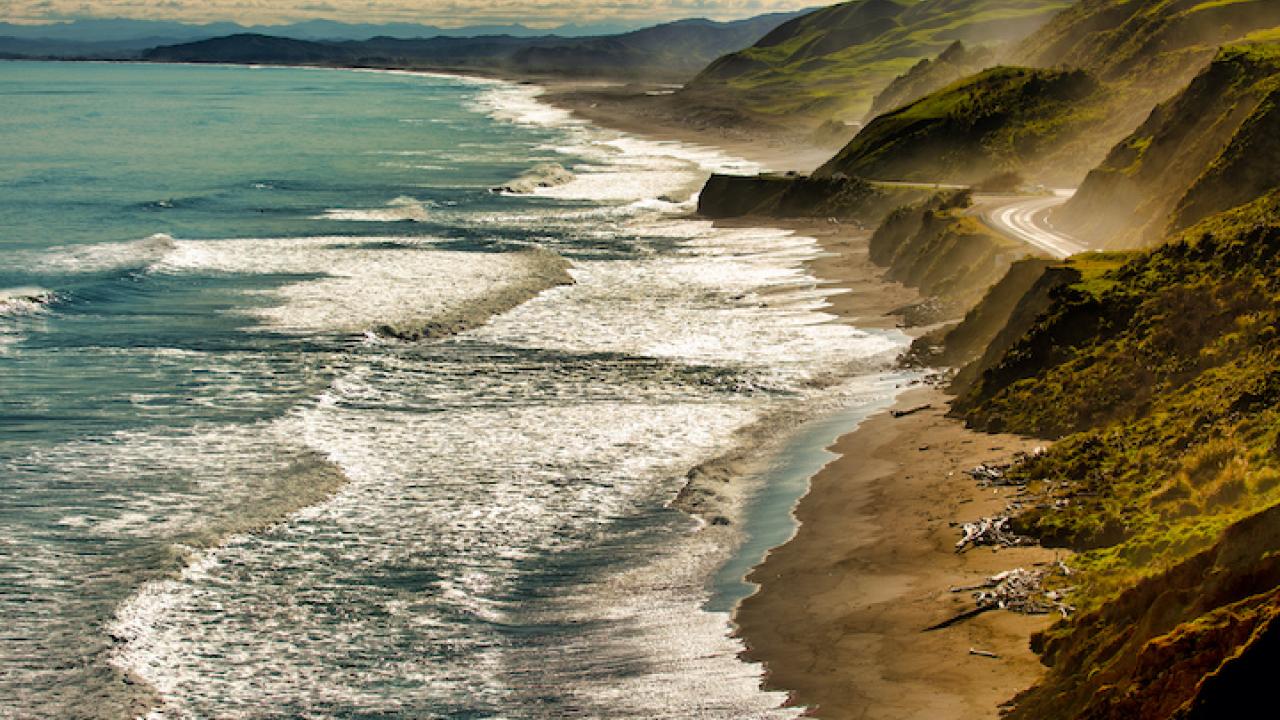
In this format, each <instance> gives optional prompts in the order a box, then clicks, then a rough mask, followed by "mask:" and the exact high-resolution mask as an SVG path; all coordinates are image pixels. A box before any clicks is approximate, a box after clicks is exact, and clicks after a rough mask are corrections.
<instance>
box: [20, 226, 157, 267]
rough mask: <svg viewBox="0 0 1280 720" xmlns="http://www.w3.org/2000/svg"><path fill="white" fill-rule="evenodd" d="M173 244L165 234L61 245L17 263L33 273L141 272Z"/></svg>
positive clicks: (24, 257) (26, 256) (22, 258)
mask: <svg viewBox="0 0 1280 720" xmlns="http://www.w3.org/2000/svg"><path fill="white" fill-rule="evenodd" d="M174 248H175V242H174V239H173V237H172V236H170V235H168V234H166V233H156V234H154V235H151V236H150V237H147V238H143V239H141V240H132V241H128V242H116V243H95V244H92V245H65V246H61V247H54V248H51V249H49V250H48V251H45V252H41V253H38V254H34V255H22V256H20V257H21V260H22V262H24V263H28V266H29V267H30V268H31V269H33V270H36V271H43V272H62V273H87V272H102V271H105V270H128V269H145V268H148V267H150V266H151V265H152V264H154V263H156V262H159V261H160V260H161V259H163V258H164V256H165V255H167V254H168V253H170V252H172V251H173V249H174Z"/></svg>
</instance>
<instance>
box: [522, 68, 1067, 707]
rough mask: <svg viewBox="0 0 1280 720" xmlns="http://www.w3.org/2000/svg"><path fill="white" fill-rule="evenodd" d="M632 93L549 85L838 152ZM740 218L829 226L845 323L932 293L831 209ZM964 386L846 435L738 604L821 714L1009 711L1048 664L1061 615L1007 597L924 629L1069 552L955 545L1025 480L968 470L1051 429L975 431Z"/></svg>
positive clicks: (787, 154)
mask: <svg viewBox="0 0 1280 720" xmlns="http://www.w3.org/2000/svg"><path fill="white" fill-rule="evenodd" d="M632 93H633V94H632V95H631V97H630V99H628V96H627V94H626V92H625V91H623V90H620V89H617V88H615V89H607V88H606V89H601V88H590V87H589V88H584V87H582V86H581V85H577V86H559V87H551V88H549V91H548V94H547V95H546V96H545V97H544V99H545V100H547V101H549V102H551V103H553V104H556V105H558V106H560V107H563V108H566V109H569V110H572V111H573V112H575V113H576V114H578V115H579V116H581V117H583V118H585V119H588V120H591V121H592V122H595V123H597V124H600V125H603V126H605V127H611V128H614V129H617V130H620V131H623V132H629V133H634V134H639V135H644V136H648V137H651V138H656V139H675V140H680V141H684V142H691V143H697V144H702V145H711V146H715V147H719V148H721V149H723V150H724V151H725V152H727V153H730V154H734V155H737V156H740V157H744V158H746V159H749V160H752V161H754V162H757V163H759V164H761V165H763V166H765V167H766V168H769V169H771V170H797V171H801V172H803V171H808V170H812V169H813V168H815V167H817V165H819V164H821V163H822V162H824V161H825V160H826V159H827V157H828V156H829V154H830V153H829V152H828V151H823V150H820V149H814V148H811V147H802V149H801V150H799V151H797V150H796V149H795V146H794V144H792V145H791V146H788V143H787V142H786V141H785V140H781V139H777V138H764V137H759V136H752V135H751V134H749V133H745V132H743V131H734V132H724V131H719V130H715V129H706V128H697V127H692V126H690V125H688V124H683V123H681V122H679V121H677V120H675V119H673V118H671V117H669V116H667V115H665V114H664V111H663V110H662V109H661V106H660V105H658V104H656V103H647V102H644V101H643V100H639V99H636V98H635V96H634V91H632ZM637 108H642V110H639V111H637ZM731 222H732V224H738V225H749V224H768V225H769V226H774V227H784V228H787V229H792V230H795V231H796V232H798V233H801V234H805V235H810V236H812V237H815V238H817V239H818V240H819V242H820V243H821V244H822V246H823V247H824V249H825V250H826V251H827V253H826V254H825V255H824V256H823V257H820V258H818V259H816V260H815V261H813V262H812V263H811V265H810V267H811V270H812V271H813V272H814V274H815V275H816V276H818V277H820V278H822V279H823V280H824V281H825V283H826V284H827V285H828V286H829V287H836V288H839V289H841V290H842V291H843V292H842V293H841V294H840V295H837V296H834V297H833V298H832V299H831V305H832V312H833V313H834V314H836V315H838V316H839V317H840V318H841V320H842V321H844V322H849V323H851V324H854V325H856V326H858V327H864V328H875V327H886V326H894V325H900V324H901V322H902V321H901V319H900V318H898V317H897V316H896V315H894V314H893V311H894V310H895V309H898V308H901V307H903V306H904V305H908V304H910V303H913V302H915V301H917V300H919V296H918V295H917V294H916V293H915V292H914V291H913V290H910V289H908V288H905V287H903V286H901V285H898V284H897V283H892V282H888V281H886V280H884V279H883V271H882V270H881V269H880V268H878V267H876V266H875V265H874V264H872V263H871V262H870V260H869V259H868V257H867V243H868V240H869V232H867V231H865V230H857V229H854V228H852V227H848V226H841V225H833V224H831V223H827V222H818V221H785V220H776V219H765V218H760V219H744V220H736V221H731ZM948 400H949V398H948V397H947V396H946V395H945V394H944V393H942V392H941V391H939V390H936V389H932V388H918V389H914V390H911V391H908V392H906V393H905V394H904V395H903V396H901V397H900V398H899V402H898V403H897V405H896V406H895V408H894V409H895V410H902V409H907V408H914V407H918V406H920V405H929V406H930V409H929V410H926V411H924V412H919V413H916V414H913V415H909V416H906V417H901V418H895V417H893V415H892V413H891V412H890V411H885V412H883V413H882V414H879V415H876V416H874V417H872V418H871V419H869V420H867V421H866V422H864V423H863V424H862V425H860V426H859V427H857V428H854V429H852V430H851V431H850V432H849V433H848V434H846V435H844V436H843V437H841V438H840V439H839V440H838V441H837V442H836V443H835V445H834V446H832V447H831V448H830V450H831V451H832V452H833V453H835V454H837V455H838V456H839V457H838V458H837V459H836V460H834V461H832V462H831V463H830V464H828V465H827V466H826V467H825V468H824V469H823V470H822V471H820V472H819V473H818V474H817V475H816V476H814V477H813V478H812V479H811V481H810V489H809V492H808V494H807V495H806V496H805V497H804V498H803V499H802V500H801V501H800V503H799V504H798V506H797V507H796V508H795V510H794V513H795V516H796V518H797V520H798V521H799V523H800V525H799V528H798V530H797V532H796V534H795V536H794V537H793V538H792V539H791V540H790V541H789V542H787V543H786V544H785V545H783V546H781V547H778V548H775V549H774V550H773V551H771V552H770V554H769V555H768V557H767V558H766V560H765V562H764V563H763V564H761V565H759V566H757V567H756V568H755V570H754V571H753V572H752V573H751V574H750V575H749V576H748V579H749V580H750V581H751V582H753V583H756V584H758V585H759V590H758V591H757V592H756V594H754V595H753V596H751V597H749V598H747V599H746V600H744V601H743V602H742V603H741V605H740V606H739V608H738V610H737V612H736V614H735V621H736V624H737V632H738V634H739V635H740V637H741V638H742V639H743V641H744V642H745V644H746V645H747V646H748V648H749V650H748V652H747V653H746V657H747V658H748V659H750V660H754V661H758V662H762V663H764V665H765V667H766V670H767V684H768V686H769V687H770V688H771V689H777V690H784V691H787V692H789V693H790V694H791V699H792V702H793V703H794V704H796V705H799V706H807V707H809V708H810V714H811V715H814V716H817V717H822V718H831V719H837V718H860V719H863V720H874V719H877V718H884V719H886V720H887V719H890V718H892V719H893V720H907V719H915V718H918V719H920V720H925V719H928V720H948V719H952V718H954V719H956V720H960V719H962V718H963V719H965V720H971V719H973V718H993V717H998V716H999V714H1000V706H1001V705H1002V704H1003V703H1005V702H1006V701H1008V700H1010V699H1011V698H1012V697H1013V696H1014V695H1016V694H1017V693H1018V692H1019V691H1021V690H1023V689H1025V688H1027V687H1028V686H1030V685H1031V684H1032V683H1033V682H1035V680H1036V679H1037V677H1039V675H1040V673H1041V672H1042V670H1043V668H1042V666H1041V665H1040V663H1039V661H1038V660H1037V658H1036V657H1035V655H1034V654H1033V653H1032V652H1031V650H1030V647H1029V643H1028V639H1029V637H1030V635H1031V634H1032V633H1033V632H1035V631H1036V630H1039V629H1041V628H1044V627H1047V626H1048V625H1049V624H1050V623H1051V622H1052V621H1053V618H1052V617H1050V616H1022V615H1015V614H1012V613H1008V612H1003V611H997V612H989V613H985V614H982V615H980V616H978V617H976V618H973V619H971V620H968V621H965V622H961V623H959V624H956V625H953V626H950V627H948V628H945V629H942V630H936V631H930V632H925V631H924V629H925V628H927V627H929V626H930V625H933V624H934V623H937V622H939V621H941V620H944V619H946V618H948V617H951V616H953V615H956V614H958V613H960V612H962V611H964V610H966V609H968V608H970V607H972V600H971V598H970V596H969V593H967V592H964V593H953V592H951V591H950V588H952V587H954V586H963V585H971V584H974V583H976V582H979V581H981V580H982V579H983V578H985V577H988V576H990V575H993V574H996V573H999V572H1002V571H1004V570H1009V569H1012V568H1016V567H1031V566H1033V565H1034V564H1035V563H1045V562H1051V561H1053V560H1054V559H1055V554H1054V552H1052V551H1049V550H1045V549H1043V548H1038V547H1031V548H1012V549H1004V550H1001V551H999V552H993V551H992V550H990V549H987V548H979V549H971V550H969V551H968V552H966V553H963V554H957V553H956V552H955V551H954V544H955V542H956V540H957V539H958V538H959V534H958V533H959V531H958V529H957V528H956V527H955V523H958V522H963V521H969V520H975V519H977V518H979V517H983V516H989V515H996V514H999V513H1000V512H1001V511H1003V510H1004V508H1005V506H1006V503H1007V502H1008V500H1009V497H1010V495H1011V494H1012V493H1013V492H1014V491H1013V490H1011V489H1007V488H1006V489H999V490H991V489H985V490H984V489H981V488H979V487H978V485H977V483H975V482H974V481H973V480H972V479H971V478H970V477H969V476H968V475H966V474H964V472H963V471H964V470H966V469H969V468H971V467H973V466H975V465H978V464H980V463H983V462H993V461H996V462H999V461H1005V460H1008V459H1009V457H1010V456H1011V455H1012V454H1013V453H1015V452H1017V451H1026V450H1030V449H1032V448H1033V447H1035V446H1037V445H1040V444H1043V443H1041V442H1039V441H1035V440H1030V439H1025V438H1019V437H1014V436H1005V435H986V434H982V433H975V432H971V431H968V430H966V429H965V428H964V427H963V425H962V424H961V423H960V422H958V421H956V420H953V419H950V418H947V417H946V416H945V409H946V407H947V402H948ZM971 651H979V652H981V653H990V654H993V655H996V656H997V657H994V658H992V657H987V656H986V655H979V654H974V653H973V652H971Z"/></svg>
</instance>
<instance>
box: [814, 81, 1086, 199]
mask: <svg viewBox="0 0 1280 720" xmlns="http://www.w3.org/2000/svg"><path fill="white" fill-rule="evenodd" d="M1100 92H1101V88H1100V86H1099V84H1098V83H1097V82H1096V81H1095V80H1094V78H1093V77H1092V76H1090V75H1089V74H1087V73H1085V72H1082V71H1059V70H1036V69H1030V68H1011V67H998V68H992V69H990V70H986V71H984V72H981V73H979V74H977V75H974V76H972V77H969V78H966V79H964V80H962V81H960V82H957V83H955V84H953V85H951V86H949V87H947V88H945V89H943V90H940V91H938V92H935V93H933V94H931V95H928V96H926V97H924V98H921V99H920V100H917V101H915V102H913V103H911V104H909V105H907V106H905V107H902V108H899V109H897V110H894V111H893V112H890V113H887V114H885V115H881V116H880V117H878V118H876V119H875V120H873V121H871V123H870V124H868V125H867V126H866V127H865V128H864V129H863V130H862V132H860V133H858V135H857V137H855V138H854V139H853V141H852V142H850V143H849V144H848V145H846V146H845V147H844V149H842V150H841V151H840V152H839V153H838V154H837V155H836V156H835V157H834V158H832V159H831V160H830V161H828V162H827V163H826V164H825V165H823V166H822V167H821V168H819V169H818V171H817V173H815V174H816V175H819V176H829V175H833V174H835V173H845V174H848V175H860V176H862V177H870V178H876V179H883V180H916V181H922V182H938V181H941V182H954V183H975V182H978V181H980V180H982V179H983V178H986V177H988V176H990V175H993V174H995V173H998V172H1002V171H1024V170H1026V168H1027V166H1028V165H1030V164H1032V163H1033V162H1034V161H1035V160H1036V159H1038V158H1039V157H1041V156H1043V155H1045V154H1047V153H1050V152H1052V151H1053V150H1056V149H1057V148H1058V147H1059V145H1060V144H1061V143H1064V142H1066V141H1067V140H1068V139H1069V138H1070V137H1072V136H1073V134H1079V133H1081V132H1084V131H1085V130H1087V129H1088V127H1089V126H1090V125H1091V124H1093V123H1096V122H1097V121H1099V120H1100V118H1097V117H1095V116H1093V115H1091V114H1087V113H1086V114H1082V113H1081V112H1080V108H1081V106H1082V105H1085V104H1087V103H1088V102H1089V101H1090V100H1092V99H1093V98H1094V97H1095V96H1096V95H1098V94H1099V93H1100ZM1067 128H1070V132H1067V131H1066V129H1067Z"/></svg>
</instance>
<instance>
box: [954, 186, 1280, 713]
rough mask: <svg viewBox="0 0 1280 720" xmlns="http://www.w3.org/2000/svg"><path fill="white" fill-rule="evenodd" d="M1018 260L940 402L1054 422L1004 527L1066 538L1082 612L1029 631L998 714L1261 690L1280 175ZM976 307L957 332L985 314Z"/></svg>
mask: <svg viewBox="0 0 1280 720" xmlns="http://www.w3.org/2000/svg"><path fill="white" fill-rule="evenodd" d="M1023 270H1024V271H1025V272H1026V274H1028V275H1030V276H1033V277H1034V279H1032V280H1031V282H1030V283H1028V282H1026V279H1025V278H1024V279H1023V280H1020V281H1018V282H1017V283H1013V284H1015V285H1018V284H1020V285H1026V286H1027V290H1026V291H1025V292H1024V294H1023V296H1022V298H1021V299H1020V300H1019V301H1018V302H1017V303H1016V304H1015V307H1014V309H1013V311H1012V312H1010V314H1009V319H1008V320H1007V321H1006V323H1005V326H1004V328H1003V329H1002V330H1001V331H1000V332H999V333H997V334H996V337H995V338H993V339H992V340H991V341H990V343H989V344H988V345H987V350H986V352H985V353H984V354H983V355H982V357H981V358H980V359H979V360H977V361H976V362H974V363H973V364H971V365H970V366H969V367H968V368H967V369H966V371H965V372H967V373H968V378H967V380H965V381H964V382H957V385H958V387H957V390H959V392H960V395H959V397H958V398H957V400H956V402H955V403H954V406H953V412H954V413H955V414H957V415H958V416H960V417H963V418H964V419H965V420H966V421H967V422H968V423H969V424H970V425H972V426H975V427H978V428H984V429H989V430H993V431H994V430H999V431H1012V432H1017V433H1023V434H1031V435H1037V436H1041V437H1046V438H1056V439H1058V442H1057V443H1056V444H1055V445H1054V446H1053V448H1052V449H1050V450H1049V451H1048V452H1046V453H1045V454H1043V455H1040V456H1037V457H1034V458H1032V459H1030V460H1028V461H1027V462H1025V463H1023V464H1021V465H1019V466H1017V467H1016V468H1014V469H1013V470H1012V471H1011V473H1012V475H1011V479H1013V480H1017V481H1024V482H1026V483H1028V487H1029V489H1030V491H1031V492H1032V494H1033V496H1037V497H1038V499H1037V501H1036V502H1034V503H1029V504H1028V507H1027V509H1025V510H1024V511H1023V512H1021V514H1020V515H1018V516H1017V517H1016V518H1015V521H1014V526H1015V529H1016V530H1017V531H1018V532H1021V533H1025V534H1029V535H1032V536H1034V537H1036V538H1038V539H1039V540H1040V541H1041V542H1042V543H1043V544H1045V545H1048V546H1060V547H1066V548H1071V549H1073V550H1075V551H1077V552H1078V553H1079V554H1078V555H1077V556H1076V557H1075V559H1074V560H1073V561H1072V565H1073V567H1074V568H1075V569H1076V571H1077V572H1076V574H1075V575H1074V576H1073V578H1072V582H1073V584H1074V585H1075V589H1074V591H1073V593H1072V595H1071V599H1072V602H1073V603H1074V604H1076V605H1077V606H1078V607H1079V609H1080V612H1079V613H1077V614H1076V615H1074V616H1073V617H1071V618H1070V619H1067V620H1063V621H1061V622H1059V623H1058V624H1056V625H1055V626H1053V627H1052V628H1051V629H1049V630H1048V631H1046V632H1044V633H1042V634H1040V635H1038V636H1037V637H1036V638H1035V639H1034V646H1035V648H1036V649H1037V651H1038V652H1040V653H1041V654H1042V655H1043V657H1044V660H1045V662H1046V664H1048V665H1049V666H1050V669H1049V672H1048V675H1047V676H1046V678H1045V679H1044V681H1043V682H1041V683H1040V684H1039V685H1037V686H1036V687H1034V688H1032V689H1030V690H1028V691H1027V692H1025V693H1023V694H1022V695H1021V696H1020V697H1019V698H1018V699H1017V701H1016V703H1015V704H1014V709H1013V711H1012V714H1011V717H1013V718H1017V719H1019V720H1021V719H1023V718H1025V719H1027V720H1030V719H1031V718H1035V719H1036V720H1058V719H1062V720H1067V719H1068V718H1091V719H1092V718H1097V719H1104V718H1105V719H1115V720H1121V719H1124V720H1130V719H1131V718H1152V719H1153V720H1154V719H1156V718H1160V719H1163V718H1170V717H1175V718H1210V717H1214V718H1217V717H1231V716H1232V715H1233V713H1235V712H1240V711H1242V710H1243V709H1245V708H1257V707H1265V706H1266V703H1267V702H1269V700H1268V699H1267V695H1266V693H1267V690H1268V689H1269V688H1268V686H1267V684H1266V683H1265V682H1262V681H1261V678H1262V677H1264V673H1266V672H1268V671H1267V668H1269V667H1272V668H1273V667H1274V665H1273V663H1274V662H1275V660H1276V659H1277V658H1278V657H1280V653H1278V652H1277V649H1278V647H1280V638H1278V633H1280V560H1277V558H1280V371H1277V370H1276V368H1277V367H1280V335H1278V334H1277V331H1276V326H1277V324H1280V280H1277V278H1280V190H1274V191H1271V192H1269V193H1267V194H1265V195H1263V196H1262V197H1261V198H1259V199H1257V200H1255V201H1253V202H1251V203H1247V204H1244V205H1242V206H1239V207H1236V208H1234V209H1231V210H1228V211H1225V212H1221V213H1217V214H1215V215H1213V216H1211V217H1208V218H1206V219H1204V220H1202V221H1200V222H1199V223H1197V224H1195V225H1194V226H1192V227H1191V228H1188V229H1187V230H1185V231H1183V232H1180V233H1175V234H1172V235H1170V236H1168V238H1167V242H1166V243H1164V244H1162V245H1160V246H1158V247H1156V248H1154V249H1152V250H1149V251H1134V252H1127V253H1110V254H1101V255H1089V254H1086V255H1082V256H1077V257H1076V258H1072V259H1070V260H1068V261H1066V262H1064V263H1061V264H1048V265H1045V266H1042V267H1041V268H1039V270H1038V271H1037V270H1036V269H1035V268H1031V267H1024V268H1023ZM1037 272H1038V275H1037ZM1010 282H1012V281H1010ZM999 287H1000V286H999V285H997V288H999ZM1011 287H1012V285H1010V286H1009V287H1006V288H1005V289H1006V290H1008V289H1010V288H1011ZM995 292H996V291H995V290H993V294H991V295H989V301H990V302H992V303H994V302H996V298H995V297H994V293H995ZM983 312H985V311H984V308H983V305H982V304H980V305H979V306H978V308H976V309H975V311H974V312H973V313H970V316H969V317H968V318H967V319H966V321H965V323H962V324H961V326H960V327H959V328H957V330H956V331H953V333H952V334H953V335H956V336H957V342H960V341H963V342H964V343H968V344H972V342H973V340H974V338H975V337H980V336H985V335H987V334H989V326H990V324H991V323H990V322H989V321H988V320H984V319H983V317H982V315H983ZM966 333H968V335H967V336H966ZM966 338H967V339H966ZM964 374H965V373H964V372H962V374H961V377H962V378H963V377H964Z"/></svg>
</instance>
